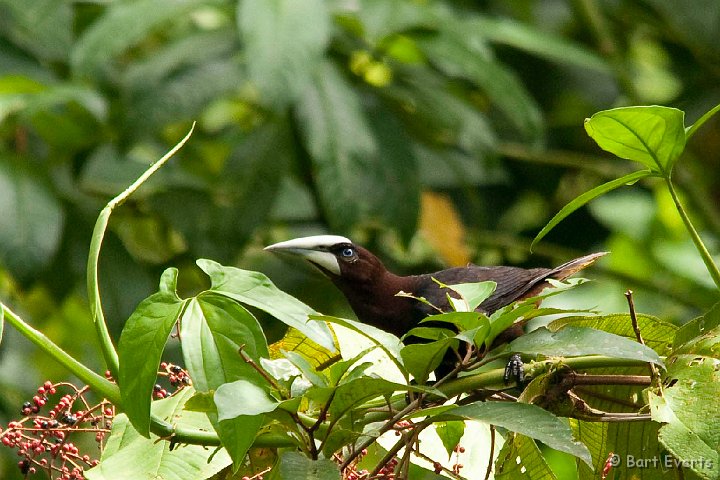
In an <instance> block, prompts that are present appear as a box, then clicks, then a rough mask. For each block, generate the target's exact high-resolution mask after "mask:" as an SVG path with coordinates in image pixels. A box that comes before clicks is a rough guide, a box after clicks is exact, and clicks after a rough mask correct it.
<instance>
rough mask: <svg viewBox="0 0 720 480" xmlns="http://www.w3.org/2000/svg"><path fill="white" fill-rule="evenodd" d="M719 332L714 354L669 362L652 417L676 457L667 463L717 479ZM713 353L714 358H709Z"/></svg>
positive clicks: (653, 398) (654, 397)
mask: <svg viewBox="0 0 720 480" xmlns="http://www.w3.org/2000/svg"><path fill="white" fill-rule="evenodd" d="M719 332H720V329H716V330H715V331H714V335H715V338H716V342H715V345H714V347H715V348H713V349H712V351H704V352H703V351H699V352H697V353H695V354H688V355H678V356H674V357H671V358H670V359H668V371H667V375H666V376H665V378H664V381H663V385H664V388H663V390H662V393H661V394H656V393H651V394H650V413H651V414H652V418H653V420H655V421H657V422H660V423H662V424H663V425H662V427H660V431H659V433H658V440H659V441H660V443H661V444H662V445H663V446H664V447H665V448H666V449H667V450H668V451H669V452H670V453H671V454H672V455H673V456H674V458H669V459H667V460H666V461H668V462H678V463H676V465H677V464H679V465H681V466H683V467H684V468H688V469H690V470H692V471H693V472H695V473H696V474H698V475H699V476H700V477H701V478H706V479H717V478H718V466H719V465H720V430H718V428H717V425H718V424H720V372H718V368H717V365H718V358H717V357H718V356H720V355H718V354H717V345H718V342H717V338H718V337H717V335H718V333H719ZM701 350H704V349H701ZM709 353H713V354H714V355H713V356H706V355H707V354H709ZM671 465H673V463H671Z"/></svg>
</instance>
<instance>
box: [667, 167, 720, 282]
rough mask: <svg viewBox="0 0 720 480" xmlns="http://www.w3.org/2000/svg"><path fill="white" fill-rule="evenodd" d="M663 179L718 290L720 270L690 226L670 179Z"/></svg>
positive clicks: (693, 227) (697, 234) (690, 223)
mask: <svg viewBox="0 0 720 480" xmlns="http://www.w3.org/2000/svg"><path fill="white" fill-rule="evenodd" d="M664 178H665V183H666V184H667V187H668V191H669V192H670V196H671V197H672V199H673V202H675V208H676V209H677V211H678V213H679V214H680V218H682V221H683V223H684V224H685V228H687V231H688V233H690V237H691V238H692V240H693V242H694V243H695V248H697V250H698V252H699V253H700V256H701V257H702V259H703V262H705V267H706V268H707V269H708V272H710V276H711V277H712V279H713V281H714V282H715V285H717V287H718V289H720V270H718V267H717V265H715V261H714V260H713V258H712V255H710V252H709V251H708V249H707V247H706V246H705V244H704V243H703V241H702V238H700V234H699V233H698V232H697V230H695V226H694V225H693V224H692V221H691V220H690V217H689V216H688V214H687V212H686V211H685V208H684V207H683V206H682V204H681V203H680V198H679V197H678V194H677V192H676V191H675V186H674V185H673V182H672V179H671V178H670V176H665V177H664Z"/></svg>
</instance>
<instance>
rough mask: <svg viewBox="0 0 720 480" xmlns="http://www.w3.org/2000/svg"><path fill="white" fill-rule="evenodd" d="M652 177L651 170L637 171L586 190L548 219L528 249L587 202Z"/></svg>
mask: <svg viewBox="0 0 720 480" xmlns="http://www.w3.org/2000/svg"><path fill="white" fill-rule="evenodd" d="M652 175H655V173H654V172H653V171H651V170H639V171H637V172H633V173H629V174H627V175H625V176H622V177H620V178H616V179H615V180H611V181H609V182H607V183H603V184H602V185H599V186H597V187H595V188H593V189H592V190H588V191H587V192H585V193H583V194H582V195H579V196H578V197H576V198H575V199H573V200H572V201H570V203H568V204H567V205H565V206H564V207H563V208H562V209H561V210H560V211H559V212H558V213H556V214H555V216H554V217H553V218H551V219H550V221H549V222H548V223H547V225H545V226H544V227H543V228H542V230H540V232H539V233H538V234H537V235H536V236H535V238H534V239H533V241H532V243H531V244H530V249H531V250H532V248H533V247H534V246H535V244H537V243H538V242H539V241H540V240H542V238H543V237H544V236H545V235H547V234H548V233H550V230H552V229H553V228H555V226H556V225H557V224H558V223H560V222H562V221H563V220H564V219H565V217H567V216H568V215H570V214H571V213H573V212H574V211H575V210H577V209H578V208H580V207H582V206H584V205H585V204H586V203H588V202H589V201H591V200H593V199H595V198H597V197H599V196H600V195H604V194H606V193H608V192H610V191H612V190H615V189H616V188H619V187H622V186H625V185H632V184H633V183H635V182H637V181H638V180H640V179H641V178H645V177H650V176H652Z"/></svg>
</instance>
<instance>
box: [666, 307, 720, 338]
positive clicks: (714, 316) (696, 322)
mask: <svg viewBox="0 0 720 480" xmlns="http://www.w3.org/2000/svg"><path fill="white" fill-rule="evenodd" d="M718 326H720V303H716V304H715V305H713V307H712V308H711V309H710V310H708V311H707V312H706V313H705V314H704V315H701V316H699V317H697V318H695V319H693V320H691V321H689V322H687V323H686V324H685V325H683V326H682V327H680V329H679V330H678V331H677V333H676V334H675V338H674V340H673V348H675V349H676V350H678V349H680V348H682V347H683V346H685V345H686V344H694V343H696V342H698V341H699V340H700V338H699V337H701V336H703V335H705V334H707V333H709V332H711V331H713V330H715V329H716V328H717V327H718Z"/></svg>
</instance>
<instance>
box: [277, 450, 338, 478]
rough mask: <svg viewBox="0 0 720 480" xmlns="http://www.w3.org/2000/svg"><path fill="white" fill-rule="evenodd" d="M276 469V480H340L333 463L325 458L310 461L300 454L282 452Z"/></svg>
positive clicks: (335, 465) (336, 466)
mask: <svg viewBox="0 0 720 480" xmlns="http://www.w3.org/2000/svg"><path fill="white" fill-rule="evenodd" d="M276 468H277V469H278V471H279V476H278V477H277V478H278V480H340V470H339V468H338V465H337V464H336V463H335V462H333V461H332V460H330V459H326V458H321V459H319V460H311V459H309V458H308V457H306V456H305V455H303V454H302V453H300V452H287V451H286V452H283V453H282V454H281V455H280V462H279V464H278V466H277V467H276Z"/></svg>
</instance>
